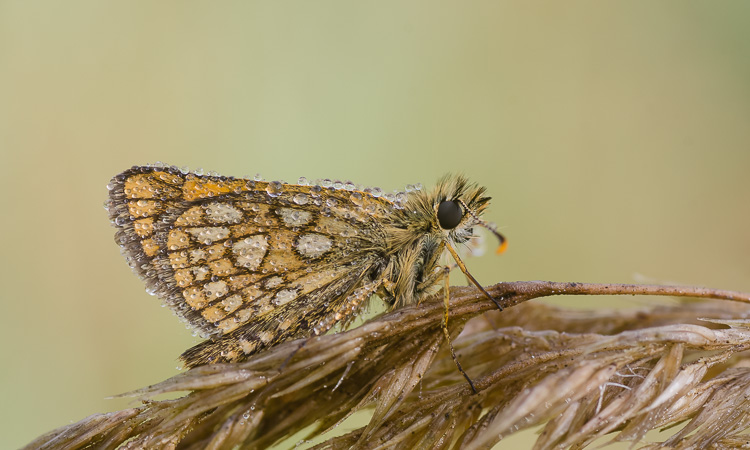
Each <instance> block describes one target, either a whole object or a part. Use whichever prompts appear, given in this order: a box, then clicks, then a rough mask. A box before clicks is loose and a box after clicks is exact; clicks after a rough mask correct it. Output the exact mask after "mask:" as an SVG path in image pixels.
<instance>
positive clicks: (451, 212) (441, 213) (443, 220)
mask: <svg viewBox="0 0 750 450" xmlns="http://www.w3.org/2000/svg"><path fill="white" fill-rule="evenodd" d="M463 216H464V214H463V211H461V205H459V204H458V202H454V201H453V200H446V201H444V202H441V203H440V205H439V206H438V210H437V218H438V223H440V228H442V229H444V230H452V229H454V228H456V227H457V226H458V224H459V223H461V218H462V217H463Z"/></svg>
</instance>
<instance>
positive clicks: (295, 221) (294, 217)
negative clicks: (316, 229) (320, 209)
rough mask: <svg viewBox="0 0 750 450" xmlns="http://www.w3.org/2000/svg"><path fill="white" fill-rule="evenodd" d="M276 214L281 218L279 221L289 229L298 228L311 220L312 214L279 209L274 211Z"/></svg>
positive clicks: (297, 210) (290, 209)
mask: <svg viewBox="0 0 750 450" xmlns="http://www.w3.org/2000/svg"><path fill="white" fill-rule="evenodd" d="M276 213H277V214H278V215H279V216H281V219H282V220H284V223H285V224H286V225H287V226H289V227H299V226H302V225H305V224H306V223H308V222H310V220H312V213H311V212H310V211H302V210H299V209H292V208H279V209H277V210H276Z"/></svg>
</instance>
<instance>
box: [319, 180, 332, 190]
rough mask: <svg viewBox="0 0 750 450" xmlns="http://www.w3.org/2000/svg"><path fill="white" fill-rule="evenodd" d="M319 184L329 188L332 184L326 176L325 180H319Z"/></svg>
mask: <svg viewBox="0 0 750 450" xmlns="http://www.w3.org/2000/svg"><path fill="white" fill-rule="evenodd" d="M320 185H321V186H323V187H324V188H329V187H331V186H332V185H333V181H331V180H329V179H328V178H326V179H325V180H323V181H321V182H320Z"/></svg>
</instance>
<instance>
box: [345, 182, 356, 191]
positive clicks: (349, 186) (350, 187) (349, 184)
mask: <svg viewBox="0 0 750 450" xmlns="http://www.w3.org/2000/svg"><path fill="white" fill-rule="evenodd" d="M355 187H356V186H355V185H354V183H352V182H351V181H347V182H346V183H344V189H346V190H347V191H353V190H354V188H355Z"/></svg>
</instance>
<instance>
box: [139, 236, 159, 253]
mask: <svg viewBox="0 0 750 450" xmlns="http://www.w3.org/2000/svg"><path fill="white" fill-rule="evenodd" d="M141 248H143V253H145V254H146V256H149V257H151V256H154V255H156V254H157V253H159V244H157V243H156V242H154V240H153V239H152V238H148V239H144V240H142V241H141Z"/></svg>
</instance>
